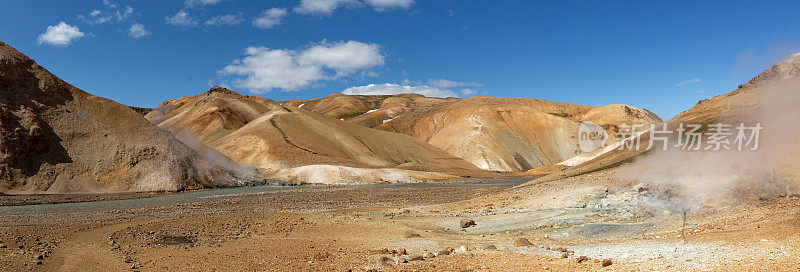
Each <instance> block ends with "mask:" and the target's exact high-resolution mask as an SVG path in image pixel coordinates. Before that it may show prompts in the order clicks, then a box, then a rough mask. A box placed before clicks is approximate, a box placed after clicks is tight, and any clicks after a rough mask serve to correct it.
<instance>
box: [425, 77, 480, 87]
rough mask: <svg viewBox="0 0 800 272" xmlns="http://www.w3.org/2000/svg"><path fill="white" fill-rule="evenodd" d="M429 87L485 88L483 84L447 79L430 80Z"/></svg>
mask: <svg viewBox="0 0 800 272" xmlns="http://www.w3.org/2000/svg"><path fill="white" fill-rule="evenodd" d="M428 85H431V86H434V87H439V88H458V87H483V84H480V83H477V82H472V81H470V82H458V81H452V80H447V79H428Z"/></svg>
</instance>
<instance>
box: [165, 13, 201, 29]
mask: <svg viewBox="0 0 800 272" xmlns="http://www.w3.org/2000/svg"><path fill="white" fill-rule="evenodd" d="M164 19H166V21H167V24H169V25H174V26H197V20H196V19H194V18H192V17H191V16H189V13H187V12H186V11H184V10H179V11H178V13H175V15H172V16H167V17H165V18H164Z"/></svg>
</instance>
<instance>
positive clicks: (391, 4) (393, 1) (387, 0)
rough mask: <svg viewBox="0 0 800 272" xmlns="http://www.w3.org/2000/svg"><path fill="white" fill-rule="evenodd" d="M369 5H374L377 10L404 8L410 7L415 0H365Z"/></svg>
mask: <svg viewBox="0 0 800 272" xmlns="http://www.w3.org/2000/svg"><path fill="white" fill-rule="evenodd" d="M364 2H366V3H367V5H370V6H372V7H373V8H374V9H375V10H377V11H385V10H390V9H396V8H402V9H408V8H410V7H411V5H412V4H414V0H364Z"/></svg>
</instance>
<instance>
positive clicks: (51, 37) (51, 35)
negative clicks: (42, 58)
mask: <svg viewBox="0 0 800 272" xmlns="http://www.w3.org/2000/svg"><path fill="white" fill-rule="evenodd" d="M83 36H84V34H83V32H81V31H80V30H79V29H78V27H75V26H71V25H68V24H67V23H65V22H60V23H58V24H57V25H54V26H48V27H47V31H45V32H44V33H42V34H41V35H39V38H38V39H37V41H38V42H39V44H49V45H55V46H67V45H69V44H71V43H72V42H74V41H77V40H78V39H80V38H81V37H83Z"/></svg>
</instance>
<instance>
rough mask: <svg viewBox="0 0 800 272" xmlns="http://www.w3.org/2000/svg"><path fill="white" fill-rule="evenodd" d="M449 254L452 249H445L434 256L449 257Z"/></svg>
mask: <svg viewBox="0 0 800 272" xmlns="http://www.w3.org/2000/svg"><path fill="white" fill-rule="evenodd" d="M451 252H453V248H451V247H448V248H446V249H444V250H442V251H439V252H437V253H436V255H440V256H441V255H450V253H451Z"/></svg>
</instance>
